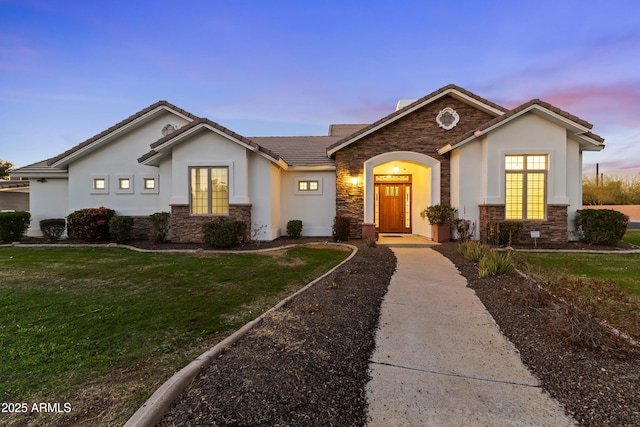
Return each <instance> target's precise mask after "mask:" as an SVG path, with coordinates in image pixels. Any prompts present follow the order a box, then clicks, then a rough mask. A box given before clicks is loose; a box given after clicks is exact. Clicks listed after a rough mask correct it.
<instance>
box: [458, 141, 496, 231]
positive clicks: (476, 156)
mask: <svg viewBox="0 0 640 427" xmlns="http://www.w3.org/2000/svg"><path fill="white" fill-rule="evenodd" d="M485 146H486V141H485V140H484V139H481V140H476V141H472V142H470V143H468V144H466V145H464V146H462V147H461V148H460V149H459V150H456V151H455V152H454V153H452V154H451V164H452V166H451V194H452V198H451V205H452V206H453V207H455V208H456V209H458V218H460V219H466V220H468V221H472V222H475V223H476V227H477V224H478V221H479V219H480V211H479V205H481V204H483V203H484V200H485V199H486V198H487V188H486V185H487V181H488V180H487V174H488V173H489V172H488V171H487V169H486V167H485V165H486V162H485V161H484V158H485V155H486V150H485V149H484V147H485ZM494 173H496V172H495V171H494ZM454 194H455V197H454Z"/></svg>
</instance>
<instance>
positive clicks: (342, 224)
mask: <svg viewBox="0 0 640 427" xmlns="http://www.w3.org/2000/svg"><path fill="white" fill-rule="evenodd" d="M350 226H351V217H348V216H341V215H338V216H336V217H335V218H334V219H333V240H334V241H336V242H346V241H347V240H349V230H350Z"/></svg>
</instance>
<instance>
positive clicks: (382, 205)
mask: <svg viewBox="0 0 640 427" xmlns="http://www.w3.org/2000/svg"><path fill="white" fill-rule="evenodd" d="M375 197H376V201H375V205H376V206H375V210H376V212H375V217H376V224H377V226H378V227H377V228H378V231H379V232H381V233H411V183H410V182H384V183H383V182H380V183H376V184H375Z"/></svg>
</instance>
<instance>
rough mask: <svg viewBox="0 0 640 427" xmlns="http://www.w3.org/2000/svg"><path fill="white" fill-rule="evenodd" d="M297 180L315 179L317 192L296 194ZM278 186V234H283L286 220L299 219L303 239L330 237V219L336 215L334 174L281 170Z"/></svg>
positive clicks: (330, 172)
mask: <svg viewBox="0 0 640 427" xmlns="http://www.w3.org/2000/svg"><path fill="white" fill-rule="evenodd" d="M299 180H317V181H319V183H320V185H321V190H320V191H318V192H306V193H303V192H299V191H297V183H298V181H299ZM281 183H282V184H281V190H280V192H281V193H280V200H281V206H282V214H281V223H280V226H281V228H282V234H286V229H287V222H289V220H292V219H299V220H302V227H303V228H302V235H303V236H331V233H332V226H333V218H334V217H335V215H336V175H335V171H327V172H315V171H295V170H294V171H284V172H283V173H282V177H281Z"/></svg>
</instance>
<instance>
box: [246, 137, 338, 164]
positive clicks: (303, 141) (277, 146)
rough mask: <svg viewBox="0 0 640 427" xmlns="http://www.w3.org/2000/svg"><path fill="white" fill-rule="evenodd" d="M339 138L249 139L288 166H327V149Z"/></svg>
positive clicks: (328, 161)
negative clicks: (272, 153) (279, 156)
mask: <svg viewBox="0 0 640 427" xmlns="http://www.w3.org/2000/svg"><path fill="white" fill-rule="evenodd" d="M340 138H342V137H341V136H259V137H258V136H256V137H251V139H252V140H253V141H255V142H257V143H258V144H260V145H261V146H263V147H266V148H268V149H270V150H271V151H274V152H276V153H278V154H280V155H281V156H282V159H283V160H284V161H285V162H287V164H288V165H289V166H329V165H334V164H335V162H334V161H333V159H331V158H329V157H328V156H327V147H329V146H330V145H332V144H333V143H335V142H336V141H338V140H339V139H340Z"/></svg>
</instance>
